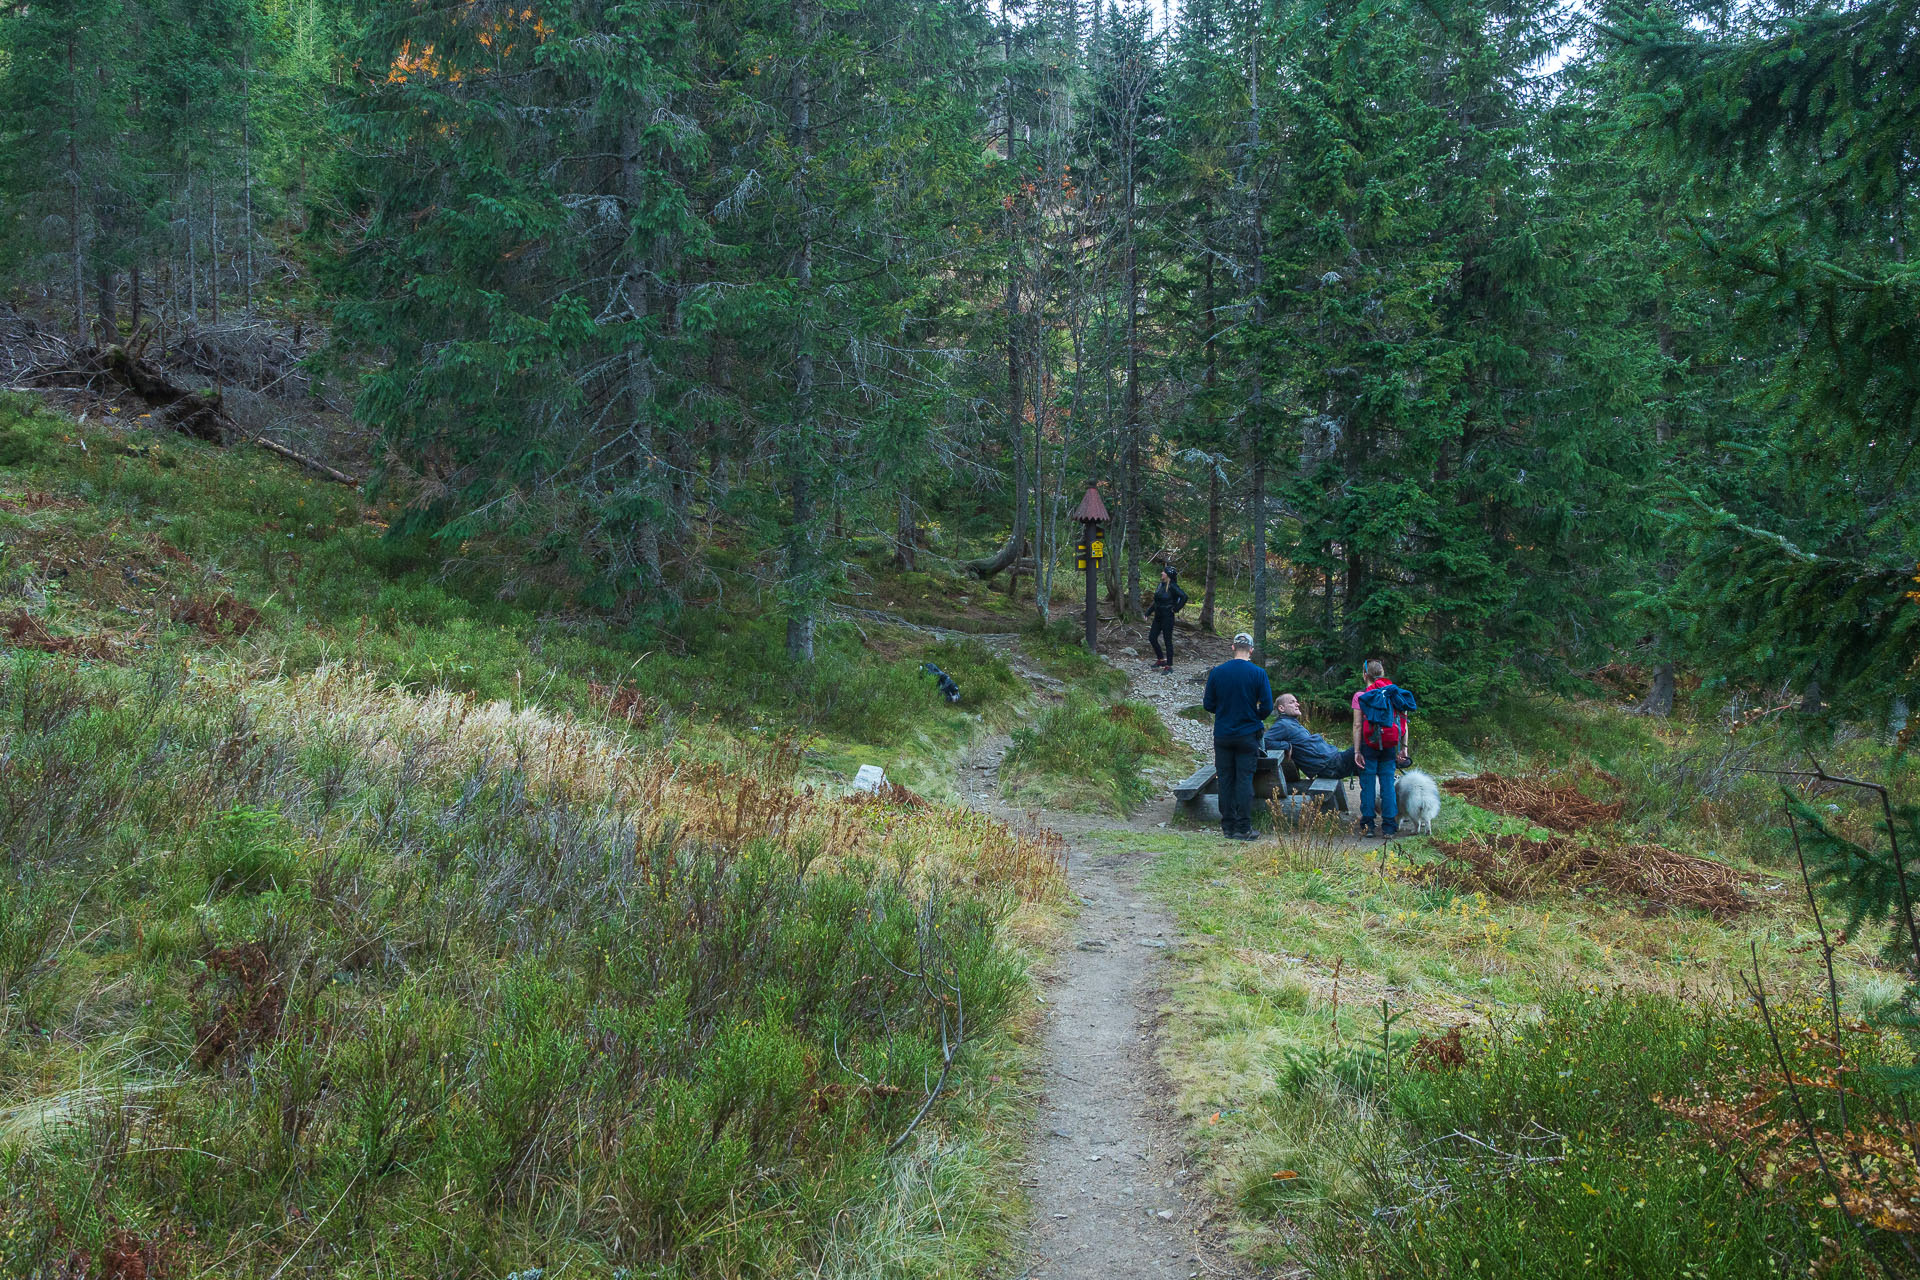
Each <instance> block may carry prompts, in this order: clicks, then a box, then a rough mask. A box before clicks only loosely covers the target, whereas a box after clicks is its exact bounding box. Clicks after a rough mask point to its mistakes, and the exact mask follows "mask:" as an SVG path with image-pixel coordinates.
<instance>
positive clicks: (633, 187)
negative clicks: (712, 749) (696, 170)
mask: <svg viewBox="0 0 1920 1280" xmlns="http://www.w3.org/2000/svg"><path fill="white" fill-rule="evenodd" d="M624 105H625V108H626V109H625V110H623V111H621V113H620V193H621V196H622V198H623V199H624V201H625V204H626V212H627V216H628V217H629V218H631V217H633V215H634V211H635V210H637V209H638V208H639V207H640V204H641V202H642V201H643V200H644V199H645V198H646V190H645V183H646V179H645V176H644V175H643V174H642V172H641V165H640V147H641V141H640V119H639V115H640V112H639V107H638V104H636V103H627V104H624ZM621 259H622V261H621V271H622V287H623V289H624V293H625V301H626V304H627V316H628V319H629V320H630V322H631V323H632V325H633V333H632V336H631V337H630V338H629V339H628V341H627V343H626V352H625V355H626V362H627V370H626V391H627V411H628V414H629V415H630V417H629V419H628V421H629V423H630V425H629V427H628V430H629V431H631V432H632V433H633V437H634V447H635V451H636V452H637V453H639V454H640V455H641V461H640V467H639V469H638V470H639V473H640V474H641V475H644V476H645V477H647V479H646V481H645V482H644V483H646V484H647V485H648V486H649V487H651V486H652V485H653V484H654V483H655V481H654V477H655V476H656V475H657V474H658V468H657V467H656V466H655V465H654V462H655V460H654V452H653V446H654V438H653V362H652V360H651V359H650V358H649V356H648V352H647V349H646V323H647V318H648V316H649V315H650V314H651V313H652V297H651V290H650V289H649V288H648V283H647V264H646V263H645V262H644V261H642V260H641V255H640V254H639V253H638V252H637V251H636V249H635V247H634V244H633V239H632V234H631V231H629V234H628V241H627V244H626V245H625V246H623V249H622V252H621ZM634 555H635V558H636V559H638V560H639V561H640V563H641V564H642V565H644V566H645V567H646V570H647V578H648V583H649V585H654V584H657V583H658V582H659V581H660V531H659V529H658V528H657V527H656V525H655V523H654V520H653V517H652V516H651V515H649V516H647V517H645V518H644V520H643V521H642V523H641V525H640V528H639V529H638V530H636V531H635V535H634Z"/></svg>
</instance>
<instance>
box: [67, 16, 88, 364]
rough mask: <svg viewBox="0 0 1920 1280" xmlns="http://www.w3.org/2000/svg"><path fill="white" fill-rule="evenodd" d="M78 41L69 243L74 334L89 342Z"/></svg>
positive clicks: (70, 116)
mask: <svg viewBox="0 0 1920 1280" xmlns="http://www.w3.org/2000/svg"><path fill="white" fill-rule="evenodd" d="M73 46H74V41H73V37H72V36H68V37H67V85H68V88H69V90H70V94H69V97H68V100H67V181H68V187H69V190H70V191H71V193H72V199H71V201H70V202H69V208H68V211H67V244H68V250H69V252H70V253H71V254H72V257H73V335H74V339H75V340H76V341H78V342H85V341H86V340H87V281H86V259H85V255H84V253H83V251H82V249H81V234H82V230H81V229H82V226H83V223H82V222H81V219H80V73H79V71H78V69H77V68H76V67H75V65H74V63H75V59H74V47H73Z"/></svg>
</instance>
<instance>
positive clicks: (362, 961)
mask: <svg viewBox="0 0 1920 1280" xmlns="http://www.w3.org/2000/svg"><path fill="white" fill-rule="evenodd" d="M908 670H909V671H910V669H908ZM22 673H26V674H30V675H31V676H32V677H33V678H31V679H28V678H18V677H19V676H20V675H21V674H22ZM280 690H281V686H278V685H274V684H253V685H248V684H244V683H241V682H236V681H234V680H233V679H232V676H231V672H230V670H226V669H222V670H219V671H216V672H213V673H205V672H203V673H199V674H196V673H194V672H191V671H182V669H181V668H180V667H179V666H178V665H177V664H174V663H169V662H165V661H162V662H158V663H156V664H155V666H154V668H153V669H152V670H150V671H145V672H141V671H126V672H123V671H120V670H117V669H88V668H83V667H80V666H78V665H76V664H73V663H69V662H63V661H51V662H41V661H40V660H37V659H36V660H32V661H31V662H27V661H25V660H22V662H21V663H18V664H16V665H15V666H14V667H12V668H0V726H3V727H4V731H5V733H6V734H7V735H8V750H9V755H8V760H7V763H8V767H9V770H10V773H9V778H8V783H9V785H8V786H7V787H6V788H0V832H5V833H7V838H8V840H9V841H10V843H9V844H7V845H6V846H5V849H6V859H7V861H6V864H5V865H7V866H8V867H11V868H13V869H14V870H15V871H16V872H17V873H18V874H15V875H13V876H11V877H10V878H8V879H5V880H0V886H4V887H0V981H10V982H14V983H15V984H16V985H15V986H14V987H13V989H12V990H10V991H4V992H0V1100H4V1104H5V1106H4V1115H0V1274H5V1275H9V1276H10V1275H16V1274H18V1275H37V1274H51V1273H52V1271H53V1270H54V1269H55V1268H56V1267H57V1266H59V1265H63V1262H64V1260H65V1259H67V1258H68V1257H69V1256H70V1255H71V1254H72V1253H73V1252H74V1251H75V1250H79V1251H81V1252H82V1253H83V1254H90V1255H91V1256H93V1257H98V1256H101V1255H102V1253H103V1252H104V1251H105V1250H106V1249H107V1248H108V1245H109V1242H110V1240H111V1239H112V1238H114V1235H115V1233H116V1232H120V1231H131V1232H133V1233H134V1234H135V1235H137V1236H139V1237H140V1238H141V1239H143V1240H147V1241H151V1240H154V1239H157V1238H160V1233H163V1232H165V1231H171V1230H173V1228H171V1227H168V1226H167V1224H170V1223H192V1224H193V1226H194V1230H195V1232H196V1233H197V1236H198V1238H199V1239H201V1240H207V1239H218V1240H220V1241H222V1242H223V1246H222V1247H223V1256H224V1261H223V1262H222V1264H221V1265H222V1267H223V1268H224V1269H225V1271H226V1272H227V1273H230V1274H233V1275H236V1276H244V1277H251V1278H252V1280H263V1278H264V1277H268V1276H270V1275H272V1274H273V1273H274V1272H275V1270H276V1269H280V1268H282V1267H283V1264H284V1263H285V1261H286V1259H287V1258H288V1257H289V1256H292V1255H293V1254H294V1253H296V1251H299V1250H301V1249H303V1248H304V1249H305V1253H303V1254H302V1255H301V1256H303V1257H312V1258H313V1259H315V1265H316V1266H317V1267H318V1268H319V1269H320V1270H321V1271H324V1272H327V1273H329V1274H331V1273H332V1272H334V1271H337V1270H338V1260H339V1259H356V1260H357V1259H358V1258H360V1257H361V1254H360V1253H359V1252H358V1251H359V1250H360V1249H361V1246H362V1242H364V1241H365V1240H366V1239H369V1238H372V1239H377V1240H378V1241H379V1242H380V1265H379V1267H378V1268H377V1269H376V1271H377V1274H380V1275H392V1276H402V1275H449V1274H460V1275H504V1274H507V1273H508V1272H509V1271H512V1270H515V1269H517V1268H518V1269H523V1270H524V1268H525V1267H526V1266H527V1265H530V1264H528V1263H527V1261H526V1260H527V1259H528V1258H533V1259H536V1260H539V1261H540V1262H541V1263H542V1264H543V1265H546V1266H549V1267H553V1268H555V1269H558V1268H559V1267H560V1266H561V1264H562V1263H566V1262H568V1260H569V1259H571V1260H572V1262H571V1263H570V1264H569V1265H570V1266H571V1267H572V1268H573V1269H575V1270H578V1271H579V1272H580V1273H581V1274H594V1275H604V1274H608V1273H610V1272H612V1271H613V1270H615V1268H617V1267H627V1268H631V1269H633V1270H635V1271H636V1272H638V1271H645V1272H646V1273H648V1274H654V1273H656V1272H657V1273H658V1274H660V1275H662V1276H668V1277H676V1278H679V1280H686V1278H690V1277H695V1276H739V1275H775V1274H778V1275H787V1274H803V1273H806V1272H808V1271H809V1270H810V1269H811V1268H812V1266H813V1262H812V1260H813V1259H817V1258H819V1257H820V1256H821V1255H822V1252H823V1251H824V1250H825V1249H827V1248H828V1247H830V1246H832V1245H833V1244H834V1242H835V1241H837V1240H839V1238H840V1236H841V1233H843V1232H844V1231H845V1230H846V1224H847V1223H848V1222H850V1221H856V1220H859V1219H860V1217H861V1215H862V1214H865V1213H868V1212H869V1211H870V1210H871V1211H873V1212H875V1213H876V1214H877V1215H879V1216H884V1215H883V1214H881V1213H880V1210H879V1209H878V1208H877V1207H876V1201H877V1200H878V1199H879V1198H882V1197H884V1196H888V1195H892V1194H894V1188H895V1178H894V1170H895V1167H896V1166H899V1165H904V1164H905V1163H906V1162H907V1161H909V1160H910V1159H912V1158H914V1157H912V1156H911V1155H908V1154H903V1155H902V1156H900V1157H898V1158H897V1159H890V1158H889V1157H888V1156H887V1155H886V1150H887V1148H888V1146H889V1145H890V1144H891V1143H892V1142H893V1141H894V1139H896V1138H897V1137H899V1136H900V1134H901V1133H903V1132H904V1131H905V1129H906V1127H907V1125H908V1122H909V1121H910V1120H911V1119H912V1117H913V1115H914V1113H915V1112H916V1111H917V1110H918V1109H919V1107H920V1104H921V1102H922V1100H923V1099H924V1097H925V1096H926V1090H927V1087H928V1082H929V1081H930V1080H932V1079H934V1078H936V1077H937V1076H938V1075H939V1073H940V1070H941V1066H942V1056H941V1046H942V1041H943V1033H944V1034H947V1035H950V1034H951V1033H952V1032H954V1031H955V1030H956V1027H957V1023H956V1021H955V1019H956V1018H957V1016H958V1015H960V1014H962V1013H963V1014H964V1018H965V1025H966V1035H965V1038H964V1039H963V1040H962V1041H961V1042H960V1048H959V1050H958V1057H957V1059H956V1063H955V1066H954V1071H953V1078H952V1080H950V1082H949V1086H948V1096H949V1097H952V1098H955V1099H958V1098H969V1099H972V1100H974V1101H977V1100H978V1099H979V1098H980V1097H981V1096H983V1095H990V1094H993V1093H994V1092H995V1087H994V1086H992V1085H991V1084H989V1082H987V1081H986V1080H985V1079H983V1078H982V1076H983V1074H984V1073H982V1072H980V1071H979V1069H978V1064H979V1063H980V1062H981V1061H982V1060H983V1058H984V1057H985V1055H986V1054H987V1053H990V1052H997V1050H993V1049H991V1048H989V1047H986V1046H990V1045H991V1043H992V1042H991V1041H990V1040H988V1039H987V1038H988V1037H990V1036H992V1035H993V1034H994V1029H995V1028H996V1027H999V1026H1001V1025H1002V1024H1003V1023H1004V1022H1005V1021H1006V1019H1007V1017H1008V1015H1009V1014H1010V1013H1011V1012H1012V1011H1013V1010H1014V1008H1015V1006H1016V1003H1017V1001H1018V1000H1019V998H1020V996H1021V993H1022V991H1023V990H1024V971H1023V969H1022V966H1021V963H1020V961H1019V959H1018V958H1017V956H1016V955H1015V954H1014V953H1013V952H1012V951H1011V950H1010V949H1009V947H1008V945H1007V944H1006V943H1005V942H1004V941H1003V939H1002V936H1001V925H1002V921H1003V919H1004V917H1005V915H1006V912H1007V910H1008V908H1009V906H1010V903H1009V902H1008V901H1006V900H1005V898H1003V896H1002V891H1001V890H999V889H995V888H993V887H983V888H980V889H977V890H975V889H969V890H968V891H967V892H966V893H965V894H960V893H950V892H948V891H946V890H943V889H942V888H940V887H939V886H937V885H929V884H927V883H925V882H924V881H923V880H922V878H921V877H920V876H918V875H914V874H902V870H903V869H902V868H900V867H896V866H891V865H890V866H888V867H886V868H884V869H883V868H877V867H873V866H870V865H868V864H867V863H866V862H864V861H862V860H861V858H860V857H859V856H858V855H857V853H856V852H855V851H854V850H853V848H852V847H851V846H849V847H847V848H840V849H833V850H825V851H823V850H820V849H817V848H814V847H813V846H811V845H809V846H807V847H806V848H800V847H798V846H797V845H790V844H789V843H787V842H785V840H784V839H783V836H784V831H783V828H782V825H781V824H782V823H783V822H784V821H785V819H784V818H783V817H782V815H785V814H788V813H789V810H788V809H787V808H786V807H785V801H784V800H783V799H782V797H781V796H780V795H776V794H773V793H772V792H768V793H766V794H764V795H762V794H761V793H759V792H756V791H754V790H753V789H752V788H748V787H746V786H745V785H744V782H735V783H733V784H731V785H738V786H740V788H741V790H740V795H741V797H742V799H741V801H740V803H739V805H738V807H735V805H734V801H733V800H732V798H731V796H730V794H728V793H726V792H725V791H724V789H723V791H722V793H721V794H722V795H725V796H726V797H727V798H726V799H725V804H726V805H727V807H728V820H729V822H730V823H731V824H733V825H732V826H730V828H729V830H731V831H733V833H734V834H732V835H730V836H728V837H727V838H724V839H722V838H718V837H714V838H710V839H708V838H696V837H695V836H693V835H692V834H690V833H688V832H686V831H684V830H683V829H682V828H681V827H679V826H678V825H676V823H675V822H673V821H661V820H660V819H661V817H662V815H659V814H656V813H655V812H653V811H652V809H651V808H643V809H639V810H636V809H631V808H624V807H622V805H623V804H627V803H634V802H632V801H623V800H621V799H620V798H619V797H616V796H611V795H599V794H585V795H582V794H566V795H560V794H550V793H549V790H550V789H546V790H543V789H541V788H538V787H533V786H530V784H529V779H528V774H527V770H526V769H525V767H524V766H523V764H521V763H520V762H518V761H516V760H514V759H511V758H507V759H498V760H496V759H490V758H483V759H479V760H476V761H475V762H474V763H473V764H472V766H471V767H470V768H468V769H466V770H465V772H464V773H463V772H461V771H460V770H459V769H445V768H441V769H435V768H430V767H427V766H426V765H424V764H423V761H429V760H432V759H434V758H435V757H436V753H440V752H444V751H445V750H446V749H447V748H446V744H445V743H444V742H442V741H439V740H437V739H435V738H433V736H432V735H433V734H434V733H435V732H436V731H435V730H432V729H431V728H428V727H415V728H408V729H404V730H400V731H395V730H391V729H387V730H381V729H371V730H369V731H368V732H366V733H364V734H359V733H354V732H347V731H343V730H339V729H337V728H327V727H325V726H324V725H321V724H317V723H314V722H310V721H308V720H306V719H303V718H296V717H289V716H285V715H282V716H276V715H274V714H272V712H273V702H272V700H273V699H274V698H275V697H277V696H280ZM243 697H244V698H245V699H248V700H249V701H248V703H247V705H245V706H243V705H242V703H241V699H242V698H243ZM372 710H373V709H371V708H370V709H369V710H368V714H369V715H371V714H372ZM102 779H105V780H106V781H105V782H104V783H103V782H101V780H102ZM716 785H721V786H723V787H724V786H725V785H728V780H727V779H718V780H716ZM755 796H759V799H757V800H756V799H754V797H755ZM648 803H649V804H650V803H651V802H650V801H649V802H648ZM755 805H758V806H760V807H758V808H756V807H755ZM203 814H211V816H204V817H203V816H202V815H203ZM669 816H670V815H669ZM49 831H51V832H53V833H54V839H53V841H52V843H51V844H49V843H48V841H47V839H46V838H45V837H46V836H47V833H48V832H49ZM849 838H851V837H849ZM295 849H313V850H318V851H322V852H320V853H317V854H316V855H315V856H314V857H313V858H312V859H311V860H310V861H309V862H308V863H307V864H306V865H302V863H301V861H300V860H298V859H296V857H295V855H294V853H293V852H292V851H293V850H295ZM169 850H177V851H178V852H167V851H169ZM817 853H826V854H832V855H834V856H822V857H821V858H820V860H819V862H818V864H817V865H816V866H815V867H814V868H813V869H807V859H808V858H810V857H812V856H813V855H814V854H817ZM209 890H211V893H210V892H209ZM274 890H279V891H280V892H274ZM210 899H211V900H210ZM216 957H217V959H216ZM8 975H16V976H14V977H11V978H10V977H9V976H8ZM21 975H24V976H21ZM922 975H926V976H925V977H924V978H923V977H922ZM23 1014H24V1016H21V1015H23ZM52 1026H58V1027H61V1028H65V1029H68V1031H69V1033H68V1034H62V1035H59V1036H48V1035H46V1034H45V1033H44V1030H43V1028H46V1027H52ZM213 1030H219V1031H220V1032H221V1034H222V1037H223V1041H222V1042H223V1043H230V1044H232V1045H233V1046H234V1048H235V1049H236V1050H238V1051H235V1052H217V1053H214V1052H207V1051H206V1050H205V1049H204V1046H205V1045H207V1044H208V1043H210V1042H211V1041H210V1035H209V1033H210V1031H213ZM986 1060H987V1061H991V1060H992V1059H990V1058H988V1059H986ZM68 1081H79V1082H84V1087H79V1086H73V1087H70V1086H68V1085H67V1084H66V1083H65V1082H68ZM966 1116H967V1113H966V1112H965V1111H963V1110H961V1109H960V1108H958V1107H953V1106H946V1105H942V1106H937V1107H936V1108H935V1109H934V1111H933V1113H932V1115H931V1116H930V1118H929V1120H928V1121H927V1123H926V1125H925V1126H924V1127H923V1129H922V1131H921V1132H922V1134H923V1136H925V1137H927V1138H929V1139H936V1140H938V1141H940V1142H952V1141H953V1135H954V1134H955V1133H956V1132H957V1131H961V1132H963V1131H964V1126H965V1125H967V1124H968V1123H970V1122H969V1121H968V1120H967V1118H966ZM956 1126H959V1128H958V1129H956ZM911 1150H912V1149H911V1148H909V1151H911ZM981 1180H982V1182H983V1183H984V1174H982V1175H981ZM911 1190H912V1194H913V1196H914V1197H915V1202H916V1203H918V1204H922V1205H924V1204H925V1193H924V1191H922V1190H920V1189H919V1188H918V1186H917V1182H916V1183H915V1185H914V1186H913V1187H912V1188H911ZM974 1190H975V1191H977V1192H979V1193H980V1194H981V1196H982V1197H983V1198H984V1197H985V1195H986V1193H985V1192H984V1191H981V1190H980V1188H975V1189H974ZM289 1205H294V1206H299V1207H300V1208H301V1213H300V1215H297V1216H296V1215H292V1214H290V1213H289V1212H288V1208H287V1207H288V1206H289ZM329 1206H340V1207H341V1211H340V1212H338V1213H335V1214H332V1215H329V1214H328V1212H327V1210H328V1208H329ZM349 1206H350V1211H349V1209H348V1207H349ZM260 1224H269V1225H268V1226H266V1227H262V1226H261V1225H260ZM955 1225H956V1224H955V1223H954V1221H953V1219H952V1218H951V1217H949V1219H948V1220H947V1221H946V1223H945V1224H944V1225H943V1226H942V1227H940V1228H939V1232H940V1234H941V1235H942V1236H944V1234H945V1232H946V1230H947V1229H948V1228H950V1227H953V1226H955ZM926 1230H927V1234H928V1237H929V1238H930V1239H931V1238H932V1237H933V1236H934V1234H935V1227H934V1226H933V1224H932V1223H929V1225H928V1227H927V1229H926ZM167 1238H169V1239H172V1238H175V1237H170V1236H169V1237H167ZM928 1247H929V1249H936V1250H945V1249H947V1248H948V1247H949V1246H948V1245H947V1244H945V1243H944V1241H943V1242H941V1243H940V1244H938V1245H937V1246H936V1245H929V1246H928ZM369 1274H373V1273H369Z"/></svg>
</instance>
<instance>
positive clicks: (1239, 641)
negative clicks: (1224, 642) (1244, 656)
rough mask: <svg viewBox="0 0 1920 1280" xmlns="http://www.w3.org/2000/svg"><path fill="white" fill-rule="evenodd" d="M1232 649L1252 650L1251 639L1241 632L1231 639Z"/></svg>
mask: <svg viewBox="0 0 1920 1280" xmlns="http://www.w3.org/2000/svg"><path fill="white" fill-rule="evenodd" d="M1233 647H1234V648H1236V649H1251V648H1253V637H1252V636H1250V635H1248V634H1247V633H1246V632H1244V631H1242V632H1241V633H1240V634H1239V635H1237V636H1235V637H1234V638H1233Z"/></svg>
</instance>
